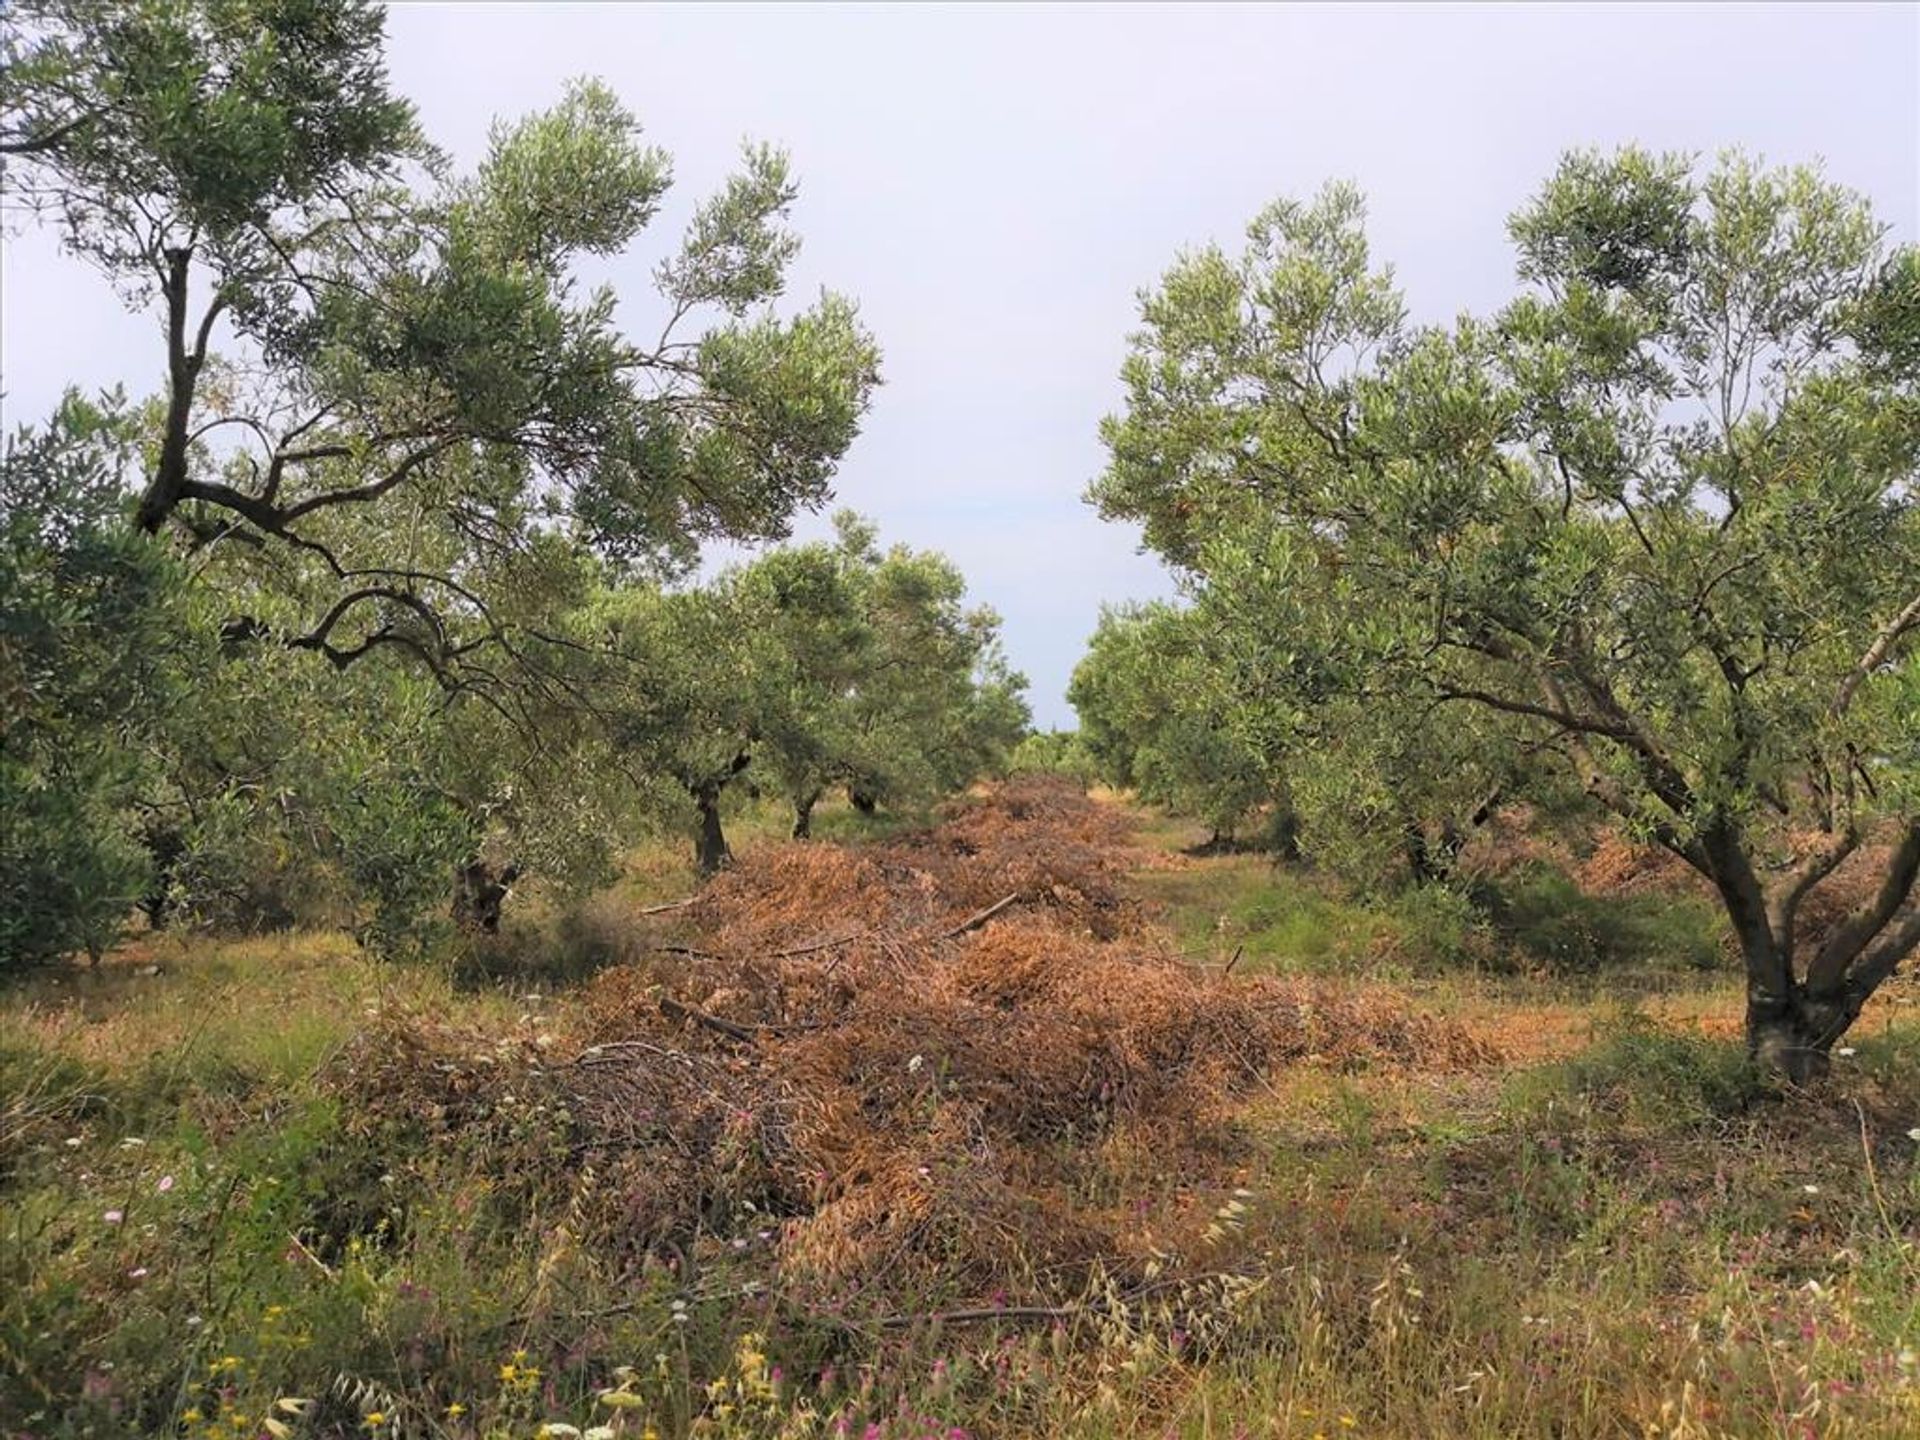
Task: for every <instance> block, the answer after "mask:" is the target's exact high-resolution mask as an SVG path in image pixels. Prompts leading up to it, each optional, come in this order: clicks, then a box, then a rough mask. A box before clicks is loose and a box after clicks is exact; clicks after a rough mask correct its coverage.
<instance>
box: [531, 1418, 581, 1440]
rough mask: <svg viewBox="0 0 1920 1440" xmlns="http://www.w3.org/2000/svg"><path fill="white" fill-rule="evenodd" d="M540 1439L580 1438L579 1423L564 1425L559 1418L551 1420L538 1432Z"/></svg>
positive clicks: (567, 1439) (573, 1439) (562, 1439)
mask: <svg viewBox="0 0 1920 1440" xmlns="http://www.w3.org/2000/svg"><path fill="white" fill-rule="evenodd" d="M537 1433H538V1435H539V1440H580V1427H579V1426H578V1425H563V1424H562V1423H561V1422H560V1421H558V1420H549V1421H547V1422H546V1424H544V1425H542V1426H541V1427H540V1429H539V1431H538V1432H537Z"/></svg>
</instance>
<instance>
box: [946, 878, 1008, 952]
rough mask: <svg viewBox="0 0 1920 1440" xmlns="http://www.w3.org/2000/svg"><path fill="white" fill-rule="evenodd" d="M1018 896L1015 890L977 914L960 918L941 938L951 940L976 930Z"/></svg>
mask: <svg viewBox="0 0 1920 1440" xmlns="http://www.w3.org/2000/svg"><path fill="white" fill-rule="evenodd" d="M1019 898H1020V892H1019V891H1018V890H1016V891H1014V892H1013V894H1011V895H1009V896H1007V897H1006V899H1004V900H996V901H994V902H993V904H991V905H989V906H987V908H986V909H984V910H982V911H979V912H978V913H977V914H973V915H969V916H968V917H967V918H966V919H964V920H962V921H961V922H960V923H959V924H958V925H956V926H954V927H953V929H951V930H949V931H947V932H946V933H945V934H943V935H942V936H941V937H940V938H941V939H942V940H952V939H954V938H955V937H956V936H960V935H964V934H966V933H967V932H968V931H969V930H978V929H979V928H980V927H981V926H982V925H984V924H986V923H987V921H989V920H991V919H993V917H994V916H996V915H998V914H999V913H1000V912H1001V911H1002V910H1004V909H1006V908H1007V907H1008V906H1009V905H1012V904H1014V903H1015V902H1016V901H1018V900H1019Z"/></svg>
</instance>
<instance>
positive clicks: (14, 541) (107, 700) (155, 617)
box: [0, 396, 185, 966]
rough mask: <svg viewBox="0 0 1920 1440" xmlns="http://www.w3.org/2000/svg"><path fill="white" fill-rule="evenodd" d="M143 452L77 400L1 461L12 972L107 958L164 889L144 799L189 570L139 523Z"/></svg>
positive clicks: (0, 946) (3, 746)
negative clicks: (133, 504) (132, 483)
mask: <svg viewBox="0 0 1920 1440" xmlns="http://www.w3.org/2000/svg"><path fill="white" fill-rule="evenodd" d="M136 448H137V447H136V446H135V443H134V430H133V427H132V426H131V425H130V424H129V423H128V421H127V418H126V416H125V415H124V414H123V413H121V412H119V411H116V410H114V409H111V408H103V407H101V406H96V405H92V404H89V403H87V402H84V401H82V400H80V399H79V398H78V397H71V396H70V397H69V398H68V399H67V401H66V402H65V403H64V404H63V405H62V406H61V407H60V409H59V410H58V411H57V412H56V413H55V414H54V416H53V417H52V418H51V420H50V421H49V422H48V423H47V424H46V425H45V426H42V427H38V428H35V429H31V430H23V431H21V432H20V433H19V434H17V435H15V436H12V437H9V439H8V441H7V445H6V450H5V453H4V456H0V966H5V965H9V964H16V963H25V962H30V961H37V960H47V959H52V958H54V957H56V956H59V955H62V954H65V953H67V952H69V951H73V950H86V951H88V952H90V953H92V954H93V955H95V956H96V957H97V956H98V955H99V954H100V952H101V951H102V950H103V949H105V948H106V946H107V945H108V944H110V943H111V942H112V940H113V939H114V938H115V936H116V935H117V934H118V932H119V930H120V928H121V925H122V923H123V922H124V921H125V919H126V918H127V916H128V915H129V914H130V913H131V912H132V911H133V909H134V907H135V905H136V904H137V903H138V902H139V901H140V900H141V898H142V897H144V896H146V895H147V894H148V893H150V891H151V888H152V883H153V878H152V867H151V864H150V860H149V856H148V854H147V850H146V847H145V846H143V845H142V844H141V838H140V830H141V815H140V812H139V805H140V801H141V799H142V796H143V794H144V793H145V790H146V787H147V786H148V784H149V783H150V782H151V780H152V778H153V777H152V774H151V769H150V767H149V765H148V764H147V752H148V745H149V742H150V741H151V739H152V737H153V736H154V735H155V734H156V733H157V731H158V729H159V728H160V726H161V725H162V724H163V723H164V720H165V717H166V714H167V711H168V708H169V703H170V698H171V693H172V687H171V685H170V680H171V676H172V674H173V673H174V672H173V667H172V665H171V663H170V661H171V655H172V650H171V646H170V644H169V637H170V636H171V635H173V634H175V633H176V631H177V627H178V626H179V624H180V622H181V618H182V613H183V594H182V591H183V586H184V581H185V577H184V575H183V573H182V571H181V568H180V566H179V565H178V563H177V562H176V561H175V559H174V558H173V557H172V556H171V555H169V554H168V553H167V552H166V550H165V549H164V547H161V546H158V545H155V544H153V543H151V542H150V541H148V539H147V538H146V537H145V536H142V535H138V534H136V533H134V532H132V531H131V530H129V529H128V527H127V525H126V523H125V509H126V504H125V501H126V494H125V491H124V490H123V489H122V480H123V475H124V471H125V467H126V466H127V465H128V464H129V463H130V460H131V456H132V453H133V451H134V450H135V449H136Z"/></svg>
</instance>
